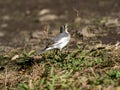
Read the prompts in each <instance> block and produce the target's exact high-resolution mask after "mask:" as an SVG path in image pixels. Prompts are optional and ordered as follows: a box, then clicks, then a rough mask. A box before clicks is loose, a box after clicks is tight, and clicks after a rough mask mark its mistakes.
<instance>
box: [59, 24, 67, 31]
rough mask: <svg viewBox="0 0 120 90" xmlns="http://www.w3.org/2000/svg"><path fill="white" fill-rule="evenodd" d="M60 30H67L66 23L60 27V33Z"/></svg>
mask: <svg viewBox="0 0 120 90" xmlns="http://www.w3.org/2000/svg"><path fill="white" fill-rule="evenodd" d="M62 32H68V25H67V24H65V25H62V26H61V27H60V33H62Z"/></svg>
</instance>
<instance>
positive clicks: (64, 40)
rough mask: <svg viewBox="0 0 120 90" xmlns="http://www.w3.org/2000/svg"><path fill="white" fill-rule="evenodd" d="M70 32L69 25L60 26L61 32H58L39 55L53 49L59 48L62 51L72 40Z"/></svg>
mask: <svg viewBox="0 0 120 90" xmlns="http://www.w3.org/2000/svg"><path fill="white" fill-rule="evenodd" d="M70 38H71V36H70V33H69V32H68V25H67V24H66V25H62V26H61V27H60V33H59V34H57V35H56V36H55V37H54V38H53V39H52V40H51V42H50V43H49V44H48V45H47V46H46V48H45V49H43V50H41V51H40V52H38V53H37V55H39V54H41V53H44V52H45V51H48V50H51V49H59V50H60V51H61V50H62V49H63V48H64V47H65V46H66V45H67V44H68V43H69V41H70Z"/></svg>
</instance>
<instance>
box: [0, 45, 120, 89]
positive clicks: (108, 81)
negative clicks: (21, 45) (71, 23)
mask: <svg viewBox="0 0 120 90" xmlns="http://www.w3.org/2000/svg"><path fill="white" fill-rule="evenodd" d="M114 52H117V53H116V54H115V55H114ZM33 54H34V51H29V52H28V53H27V51H26V50H25V49H18V50H14V51H11V52H10V53H8V54H6V55H1V56H0V61H1V63H0V64H1V67H0V70H1V75H3V76H1V77H3V78H1V79H3V83H2V85H1V88H10V89H12V90H65V89H66V90H87V89H90V90H100V89H107V88H109V87H111V88H116V89H117V90H119V87H120V86H119V85H120V66H119V65H120V56H119V51H117V50H115V49H113V48H111V49H110V48H109V49H107V47H98V48H97V47H96V48H92V49H89V47H88V46H83V48H80V46H79V45H77V48H76V49H74V50H71V51H63V52H58V54H56V52H55V51H54V50H52V51H48V52H46V53H44V54H41V55H40V56H39V57H37V56H36V57H31V56H32V55H33ZM7 61H8V62H7ZM5 78H6V79H5Z"/></svg>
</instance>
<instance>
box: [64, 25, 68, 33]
mask: <svg viewBox="0 0 120 90" xmlns="http://www.w3.org/2000/svg"><path fill="white" fill-rule="evenodd" d="M64 29H65V31H66V32H68V25H67V24H65V25H64Z"/></svg>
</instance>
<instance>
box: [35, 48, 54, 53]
mask: <svg viewBox="0 0 120 90" xmlns="http://www.w3.org/2000/svg"><path fill="white" fill-rule="evenodd" d="M51 49H53V48H52V47H48V48H45V49H43V50H41V51H38V52H37V53H36V54H37V55H40V54H42V53H44V52H45V51H48V50H51Z"/></svg>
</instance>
